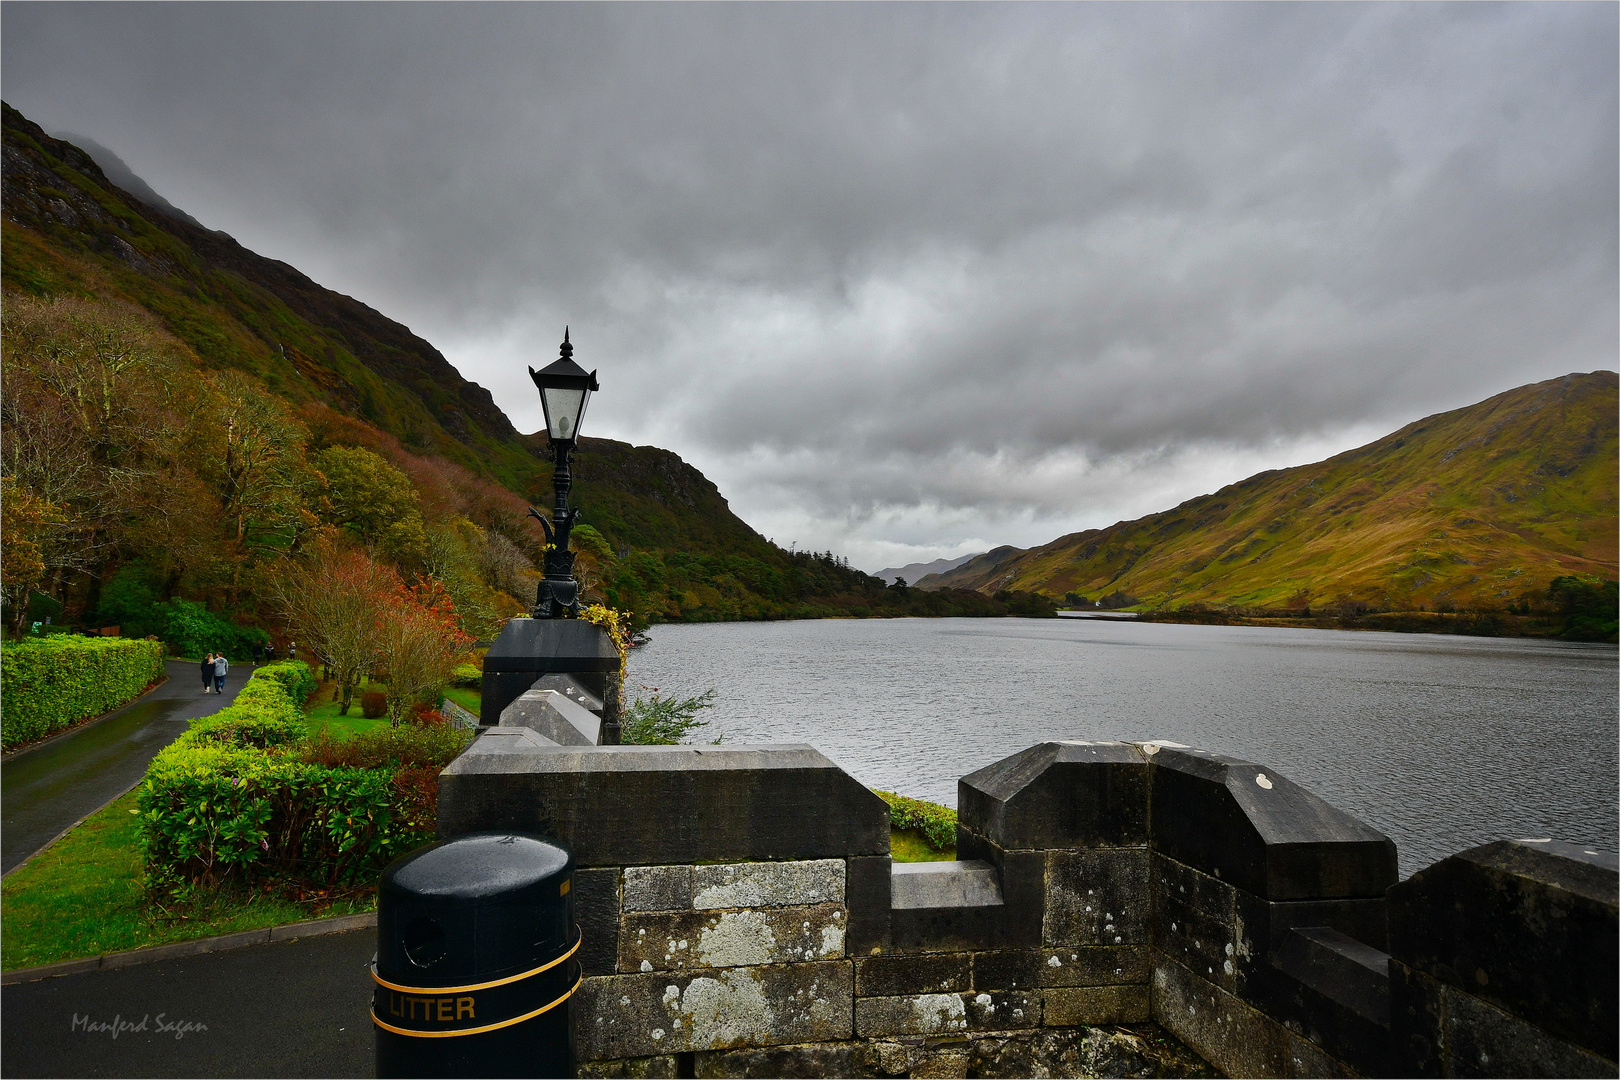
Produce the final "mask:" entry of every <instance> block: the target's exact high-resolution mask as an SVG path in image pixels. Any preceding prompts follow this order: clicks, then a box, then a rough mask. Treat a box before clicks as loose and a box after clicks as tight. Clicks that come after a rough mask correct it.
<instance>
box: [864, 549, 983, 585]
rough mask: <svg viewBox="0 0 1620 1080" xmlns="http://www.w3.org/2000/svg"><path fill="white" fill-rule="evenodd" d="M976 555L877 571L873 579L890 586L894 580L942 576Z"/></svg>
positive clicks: (913, 579) (914, 579) (976, 556)
mask: <svg viewBox="0 0 1620 1080" xmlns="http://www.w3.org/2000/svg"><path fill="white" fill-rule="evenodd" d="M976 558H978V555H958V556H957V557H956V558H954V559H935V560H934V561H933V562H925V563H923V562H914V563H907V564H906V565H905V566H891V567H889V568H888V569H887V570H879V571H878V572H877V573H876V574H874V575H873V576H874V577H878V578H882V579H883V580H884V581H887V582H890V583H891V584H892V583H893V582H894V581H895V579H897V578H899V579H903V580H905V581H908V582H909V581H916V580H918V579H919V578H924V577H927V576H928V575H929V574H943V573H945V572H946V571H947V570H955V569H956V568H957V567H958V566H961V565H962V564H963V563H965V562H967V561H968V560H969V559H976Z"/></svg>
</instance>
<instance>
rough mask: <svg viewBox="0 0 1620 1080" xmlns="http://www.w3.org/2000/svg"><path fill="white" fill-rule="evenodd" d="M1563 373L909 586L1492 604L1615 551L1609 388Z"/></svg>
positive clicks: (1215, 599)
mask: <svg viewBox="0 0 1620 1080" xmlns="http://www.w3.org/2000/svg"><path fill="white" fill-rule="evenodd" d="M1616 383H1617V379H1616V375H1615V373H1614V372H1612V371H1597V372H1592V373H1589V374H1571V375H1566V376H1563V377H1562V378H1557V379H1550V380H1548V381H1546V382H1541V383H1534V384H1531V385H1528V386H1521V387H1518V388H1517V389H1514V390H1509V391H1507V392H1506V393H1502V394H1498V395H1496V396H1495V397H1492V398H1490V399H1488V400H1486V401H1482V402H1480V403H1478V404H1476V405H1470V406H1468V407H1466V408H1462V409H1456V410H1453V411H1451V412H1445V413H1439V414H1436V415H1434V416H1428V417H1424V418H1423V419H1421V420H1418V421H1416V422H1414V423H1411V424H1408V425H1407V426H1405V427H1403V428H1401V429H1400V430H1399V431H1396V432H1394V433H1392V434H1390V435H1387V436H1385V437H1384V438H1382V439H1378V440H1376V441H1374V442H1372V443H1369V444H1367V445H1366V446H1363V447H1359V448H1357V449H1355V450H1350V451H1346V452H1345V453H1343V454H1339V455H1337V456H1335V457H1332V458H1329V459H1328V460H1326V461H1321V462H1316V463H1314V464H1311V465H1302V466H1298V467H1296V468H1291V469H1280V470H1274V471H1269V472H1263V473H1259V474H1258V475H1255V476H1252V477H1250V478H1248V479H1247V480H1244V481H1242V482H1240V483H1237V484H1233V485H1230V486H1228V487H1225V488H1222V489H1221V490H1220V491H1217V492H1215V493H1214V494H1211V495H1204V496H1200V497H1199V498H1196V499H1190V500H1188V501H1187V502H1184V503H1182V504H1181V505H1180V506H1177V507H1175V508H1174V509H1171V510H1166V511H1164V512H1162V513H1158V514H1151V515H1149V516H1147V517H1144V518H1139V519H1137V520H1135V521H1122V522H1119V523H1117V524H1115V525H1110V526H1109V527H1108V528H1106V529H1088V530H1086V531H1084V532H1078V533H1073V534H1070V535H1068V536H1063V537H1059V538H1058V539H1056V540H1053V541H1052V542H1050V543H1048V544H1043V545H1041V546H1039V547H1034V548H1030V549H1028V550H1021V549H1018V548H1010V547H1007V548H997V549H995V550H994V551H990V552H986V553H985V554H984V555H980V556H978V557H977V558H975V559H972V560H969V561H968V562H966V563H964V564H962V565H961V566H958V567H956V568H955V569H953V570H950V571H947V572H946V573H944V574H936V575H933V576H931V577H928V578H924V579H923V580H921V581H919V582H916V584H917V585H919V586H921V587H922V588H925V589H926V588H938V587H942V586H949V587H955V588H971V589H976V590H978V591H980V592H983V593H987V594H993V593H995V592H997V591H999V590H1001V589H1021V590H1028V591H1031V592H1038V593H1041V594H1044V595H1046V596H1049V597H1052V598H1054V599H1063V598H1066V597H1070V596H1073V597H1075V598H1077V599H1078V598H1083V599H1084V600H1085V601H1086V602H1089V603H1095V602H1097V601H1098V600H1102V601H1104V606H1110V605H1112V606H1139V607H1142V608H1144V609H1173V608H1175V607H1177V606H1184V605H1212V606H1236V607H1252V608H1269V609H1290V610H1301V609H1307V608H1310V607H1312V606H1315V607H1318V608H1321V607H1332V606H1339V607H1350V608H1356V607H1363V608H1379V609H1418V608H1436V609H1440V610H1443V609H1445V608H1447V607H1454V608H1456V609H1474V608H1479V609H1491V608H1502V607H1506V606H1509V605H1511V604H1513V603H1515V602H1520V601H1528V600H1530V599H1532V598H1534V599H1540V598H1542V597H1543V596H1544V595H1545V592H1546V589H1547V586H1548V584H1549V583H1550V582H1551V581H1552V580H1553V579H1554V578H1557V577H1560V576H1564V575H1567V574H1596V575H1600V576H1603V577H1608V578H1612V577H1614V576H1615V574H1616V563H1617V539H1620V536H1617V533H1620V525H1617V510H1620V505H1617V504H1620V491H1617V488H1620V480H1617V473H1620V457H1617V453H1616V426H1617V424H1616V415H1617V409H1620V396H1617V393H1616Z"/></svg>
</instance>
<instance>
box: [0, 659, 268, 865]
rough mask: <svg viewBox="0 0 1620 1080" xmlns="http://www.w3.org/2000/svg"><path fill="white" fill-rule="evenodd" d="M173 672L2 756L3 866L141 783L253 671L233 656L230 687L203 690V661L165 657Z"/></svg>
mask: <svg viewBox="0 0 1620 1080" xmlns="http://www.w3.org/2000/svg"><path fill="white" fill-rule="evenodd" d="M164 666H165V667H166V668H167V670H168V675H169V680H168V682H166V683H164V684H163V685H162V686H159V687H158V688H157V689H156V690H153V691H152V692H151V693H149V694H147V695H146V696H144V697H141V698H138V699H136V700H135V701H133V702H131V703H130V704H128V705H125V706H124V707H123V708H122V709H119V710H118V711H117V712H115V713H113V714H112V715H111V716H108V717H106V718H105V719H103V720H98V721H96V722H95V723H93V724H90V725H88V726H86V727H82V728H79V729H78V730H77V731H72V732H69V733H68V734H66V735H63V736H60V737H58V738H56V739H53V740H50V741H48V742H46V743H44V744H42V745H40V746H39V747H37V748H35V749H33V750H25V751H23V752H22V753H19V754H17V755H16V756H15V757H12V758H8V759H7V760H6V761H4V762H3V763H0V873H10V872H11V870H12V869H13V868H15V867H17V866H18V865H20V864H21V863H22V862H23V861H24V860H26V859H27V858H28V857H29V856H31V855H33V854H34V853H35V852H36V851H39V850H40V849H41V848H43V847H45V846H46V845H47V844H49V843H50V842H51V841H52V840H54V839H56V837H57V836H59V835H60V834H61V833H62V831H63V830H64V829H67V828H68V827H70V826H71V825H72V824H73V823H74V822H76V821H78V820H79V819H81V818H84V817H87V816H89V815H90V814H93V813H95V811H96V810H98V809H99V808H101V807H102V806H104V805H105V804H107V803H109V802H111V801H112V800H113V799H116V798H117V797H118V796H119V795H122V794H123V793H124V792H126V791H128V790H129V789H130V788H132V787H134V786H135V785H136V784H138V783H139V782H140V780H141V777H143V776H145V775H146V766H147V764H148V763H149V762H150V761H151V760H152V759H153V758H154V757H156V756H157V752H158V751H159V750H162V749H163V748H164V747H165V746H168V745H169V744H170V743H171V742H173V741H174V740H175V739H177V738H179V737H180V735H181V733H183V732H184V731H185V730H186V725H187V721H189V720H192V719H194V718H196V717H199V716H207V715H208V714H209V713H212V712H216V711H218V710H219V709H221V708H224V707H225V706H226V705H228V704H230V703H231V702H232V701H234V700H235V698H236V692H237V691H238V690H240V689H241V688H242V686H243V685H244V684H245V683H246V682H247V680H248V677H249V676H250V675H252V674H253V666H252V665H251V664H247V663H244V664H240V665H238V664H232V665H231V673H230V674H229V675H227V676H225V693H224V694H223V695H218V694H205V693H203V692H202V676H201V674H200V673H199V667H200V665H199V664H196V663H192V662H191V661H189V660H168V661H165V662H164Z"/></svg>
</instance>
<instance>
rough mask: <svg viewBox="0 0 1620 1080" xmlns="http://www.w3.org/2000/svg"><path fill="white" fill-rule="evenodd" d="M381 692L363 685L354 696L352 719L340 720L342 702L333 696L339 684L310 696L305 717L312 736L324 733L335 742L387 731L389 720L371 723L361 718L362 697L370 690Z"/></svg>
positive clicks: (322, 686)
mask: <svg viewBox="0 0 1620 1080" xmlns="http://www.w3.org/2000/svg"><path fill="white" fill-rule="evenodd" d="M377 689H380V684H378V683H372V682H367V683H363V684H361V686H360V687H358V688H357V689H356V690H355V692H354V698H353V700H351V701H350V702H349V715H348V716H339V715H338V706H339V705H340V704H341V703H340V702H337V701H333V700H332V695H333V693H334V692H335V691H336V690H337V683H335V682H323V683H321V684H320V685H319V686H317V687H316V688H315V692H314V693H313V694H311V695H309V701H308V702H307V703H306V704H305V705H304V715H305V716H306V717H307V718H308V724H309V733H310V734H311V735H319V734H321V733H322V732H325V733H326V734H328V735H330V736H332V737H333V738H334V739H346V738H348V737H349V736H350V735H358V734H359V733H360V732H362V731H370V730H371V729H373V728H380V727H387V726H388V717H386V716H379V717H377V718H376V719H375V720H367V719H366V718H365V717H364V716H362V715H361V714H360V695H361V694H362V693H364V692H365V691H367V690H377Z"/></svg>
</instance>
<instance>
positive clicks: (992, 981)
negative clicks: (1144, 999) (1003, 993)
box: [973, 945, 1152, 990]
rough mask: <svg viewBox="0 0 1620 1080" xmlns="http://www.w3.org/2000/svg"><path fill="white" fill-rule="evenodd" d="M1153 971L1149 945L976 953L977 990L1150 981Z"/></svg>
mask: <svg viewBox="0 0 1620 1080" xmlns="http://www.w3.org/2000/svg"><path fill="white" fill-rule="evenodd" d="M1151 971H1152V963H1151V953H1150V951H1149V949H1148V946H1146V945H1112V946H1103V945H1077V946H1072V947H1069V948H1060V949H1004V950H1000V951H997V952H982V953H974V954H973V988H974V989H975V990H1027V989H1030V988H1032V987H1048V986H1114V985H1118V984H1121V983H1142V984H1143V985H1146V984H1147V981H1148V978H1149V976H1150V975H1151Z"/></svg>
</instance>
